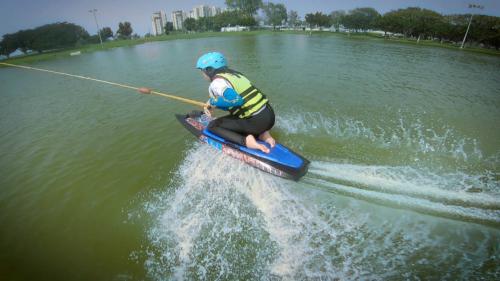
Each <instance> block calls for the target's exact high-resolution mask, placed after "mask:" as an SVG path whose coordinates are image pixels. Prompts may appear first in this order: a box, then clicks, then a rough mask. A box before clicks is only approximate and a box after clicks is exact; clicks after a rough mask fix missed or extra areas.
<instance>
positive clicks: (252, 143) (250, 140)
mask: <svg viewBox="0 0 500 281" xmlns="http://www.w3.org/2000/svg"><path fill="white" fill-rule="evenodd" d="M245 140H246V145H247V147H248V148H251V149H259V150H260V151H262V152H264V153H269V148H267V146H265V145H263V144H260V143H258V142H257V140H255V137H254V136H252V135H248V136H247V137H246V139H245Z"/></svg>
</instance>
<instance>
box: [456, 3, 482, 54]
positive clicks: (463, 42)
mask: <svg viewBox="0 0 500 281" xmlns="http://www.w3.org/2000/svg"><path fill="white" fill-rule="evenodd" d="M472 8H477V9H481V10H482V9H483V8H484V6H481V5H478V4H469V9H472ZM473 16H474V14H473V13H471V14H470V19H469V25H467V31H465V35H464V40H462V46H460V49H463V48H464V44H465V40H466V39H467V33H469V28H470V24H471V22H472V17H473Z"/></svg>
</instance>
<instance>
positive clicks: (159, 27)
mask: <svg viewBox="0 0 500 281" xmlns="http://www.w3.org/2000/svg"><path fill="white" fill-rule="evenodd" d="M166 24H167V16H166V15H165V12H164V11H159V12H156V13H153V15H152V16H151V25H152V27H153V29H152V31H153V35H154V36H157V35H161V34H163V33H165V25H166Z"/></svg>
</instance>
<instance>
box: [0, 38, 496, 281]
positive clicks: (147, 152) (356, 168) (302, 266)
mask: <svg viewBox="0 0 500 281" xmlns="http://www.w3.org/2000/svg"><path fill="white" fill-rule="evenodd" d="M212 50H218V51H221V52H223V53H224V54H225V55H226V56H227V57H228V61H229V63H230V65H231V66H232V67H233V68H234V69H237V70H239V71H241V72H243V73H245V74H246V75H247V76H248V77H249V78H250V79H251V80H252V81H253V82H254V83H255V85H256V86H257V87H259V88H260V89H261V90H262V91H263V92H264V93H266V94H267V95H268V97H269V98H270V100H271V103H272V105H273V107H274V109H275V111H276V114H277V122H276V126H275V128H274V129H273V131H272V132H273V134H274V135H275V137H276V138H277V139H278V141H280V142H282V143H284V144H286V145H288V146H290V147H291V148H292V149H294V150H296V151H298V152H300V153H301V154H303V155H304V156H305V157H306V158H308V159H310V160H311V166H310V169H309V173H308V174H307V175H306V176H305V177H304V178H303V179H302V180H301V181H299V182H292V181H287V180H284V179H280V178H276V177H273V176H271V175H268V174H265V173H263V172H260V171H257V170H255V169H253V168H251V167H249V166H246V165H244V164H242V163H240V162H238V161H236V160H234V159H232V158H229V157H227V156H224V155H221V154H219V153H217V152H216V151H215V150H213V149H211V148H210V147H206V146H204V145H202V144H200V143H198V142H197V141H196V139H195V138H194V137H193V136H192V135H191V134H190V133H189V132H187V131H186V130H185V129H184V128H183V127H182V126H181V125H180V124H179V123H178V122H177V120H176V119H175V117H174V114H175V113H185V112H188V111H190V110H192V109H193V108H192V107H191V106H189V105H185V104H182V103H178V102H176V101H172V100H168V99H164V98H160V97H155V96H143V95H139V94H136V93H134V92H133V91H130V90H125V89H121V88H116V87H113V86H109V85H105V84H100V83H96V82H91V81H85V80H79V79H74V78H69V77H64V76H57V75H53V74H48V73H43V72H36V71H30V70H23V69H14V68H0V174H1V176H0V279H2V280H183V279H184V280H332V279H340V280H401V279H407V280H422V279H423V280H495V279H496V280H498V278H499V276H500V262H499V255H500V249H499V245H500V167H499V164H500V127H499V124H500V76H499V73H500V58H498V57H495V56H488V55H481V54H474V53H467V52H459V51H453V50H448V49H440V48H433V47H420V46H414V45H404V44H393V43H386V42H384V41H381V40H380V41H379V40H359V39H349V38H344V37H339V36H319V35H314V36H304V35H281V34H280V35H257V36H234V37H223V38H204V39H193V40H176V41H165V42H154V43H147V44H143V45H137V46H134V47H124V48H117V49H112V50H107V51H100V52H94V53H89V54H82V55H80V56H76V57H71V58H64V59H57V60H52V61H45V62H39V63H35V64H34V66H35V67H39V68H46V69H51V70H56V71H61V72H68V73H72V74H78V75H84V76H91V77H95V78H99V79H103V80H109V81H114V82H119V83H120V82H121V83H127V84H130V85H135V86H147V87H152V88H154V89H157V90H159V91H164V92H169V93H173V94H177V95H181V96H184V97H188V98H192V99H196V100H200V101H205V100H206V99H207V97H208V94H207V87H208V83H207V82H206V81H204V80H203V79H202V77H201V75H200V73H199V71H197V70H196V69H195V68H194V64H195V61H196V59H197V57H198V56H199V55H201V54H203V53H204V52H207V51H212Z"/></svg>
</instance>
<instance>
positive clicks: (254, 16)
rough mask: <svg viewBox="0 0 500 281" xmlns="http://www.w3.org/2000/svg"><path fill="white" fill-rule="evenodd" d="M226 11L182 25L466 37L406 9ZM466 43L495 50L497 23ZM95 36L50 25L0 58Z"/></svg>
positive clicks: (128, 33)
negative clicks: (305, 12) (379, 31)
mask: <svg viewBox="0 0 500 281" xmlns="http://www.w3.org/2000/svg"><path fill="white" fill-rule="evenodd" d="M225 3H226V6H227V8H228V10H227V11H224V12H223V13H221V14H219V15H216V16H214V17H202V18H199V19H193V18H188V19H186V20H185V21H184V29H185V30H187V31H200V32H204V31H220V30H221V27H225V26H236V25H240V26H250V27H252V26H256V25H258V23H259V22H260V21H263V22H264V23H265V24H267V25H270V26H272V27H273V28H276V27H293V28H297V27H300V28H305V27H306V26H308V27H310V28H322V27H326V28H331V27H333V28H335V30H336V31H339V30H342V29H345V30H347V31H350V32H366V31H369V30H381V31H384V32H385V33H386V34H396V35H398V34H399V35H400V36H403V37H406V38H408V37H409V38H416V39H417V40H420V39H437V40H440V41H441V42H443V41H451V42H460V41H461V40H462V38H463V35H464V34H465V31H466V29H467V26H468V23H469V20H470V18H471V14H457V15H442V14H439V13H437V12H435V11H432V10H429V9H422V8H418V7H409V8H405V9H398V10H393V11H389V12H387V13H385V14H380V13H379V12H378V11H377V10H375V9H373V8H370V7H364V8H356V9H353V10H350V11H342V10H338V11H332V12H331V13H330V14H324V13H322V12H315V13H308V14H306V15H305V17H304V20H301V19H300V17H299V16H298V13H297V11H293V10H290V11H287V8H286V7H285V5H284V4H281V3H278V4H276V3H272V2H263V1H262V0H226V1H225ZM259 12H260V13H259ZM165 30H166V33H167V34H168V33H169V32H170V31H172V30H173V25H172V23H171V22H167V24H166V26H165ZM132 32H133V29H132V26H131V24H130V22H120V23H119V25H118V30H117V31H116V33H115V34H113V31H112V30H111V28H109V27H105V28H103V29H101V30H100V31H99V34H100V35H101V38H102V39H103V40H108V39H109V38H119V39H129V38H131V37H132ZM467 41H468V42H470V43H473V44H481V45H483V46H486V47H494V48H496V49H497V50H498V49H499V48H500V17H494V16H486V15H474V16H473V18H472V22H471V27H470V30H469V35H468V37H467ZM98 42H99V36H98V35H93V36H90V35H89V33H88V32H87V31H86V30H85V29H84V28H83V27H81V26H79V25H76V24H73V23H67V22H62V23H54V24H47V25H43V26H39V27H36V28H34V29H27V30H20V31H18V32H16V33H11V34H5V35H3V38H2V41H1V42H0V55H5V56H7V57H8V56H9V55H10V54H11V53H12V52H14V51H15V50H17V49H20V50H21V51H23V52H25V53H27V52H28V51H29V50H33V51H36V52H43V51H47V50H55V49H61V48H67V47H74V46H78V45H82V44H87V43H98Z"/></svg>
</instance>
